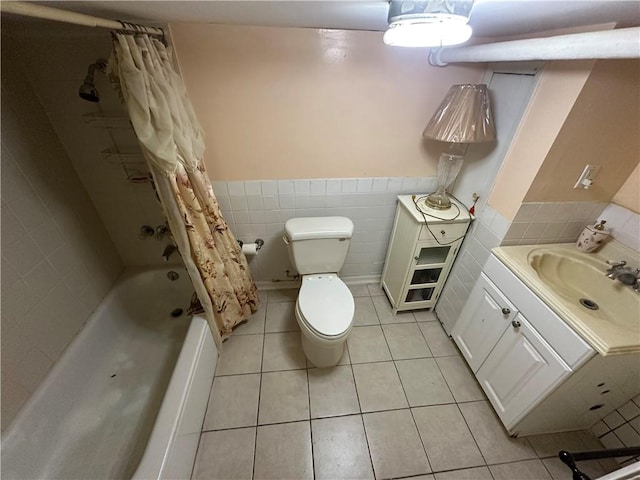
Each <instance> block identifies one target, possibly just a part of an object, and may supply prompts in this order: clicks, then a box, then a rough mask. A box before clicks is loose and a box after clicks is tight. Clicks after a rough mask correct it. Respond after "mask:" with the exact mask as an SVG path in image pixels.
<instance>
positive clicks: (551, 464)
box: [542, 458, 608, 480]
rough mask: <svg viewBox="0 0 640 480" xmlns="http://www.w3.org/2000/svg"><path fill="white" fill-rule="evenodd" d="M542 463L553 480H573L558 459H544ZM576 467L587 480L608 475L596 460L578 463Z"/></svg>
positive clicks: (569, 472) (567, 468)
mask: <svg viewBox="0 0 640 480" xmlns="http://www.w3.org/2000/svg"><path fill="white" fill-rule="evenodd" d="M542 463H543V464H544V466H545V468H546V469H547V471H548V472H549V474H550V475H551V478H553V480H571V479H572V478H573V477H572V475H571V470H569V467H567V466H566V465H565V464H564V463H562V461H561V460H560V459H559V458H545V459H543V460H542ZM577 466H578V468H579V469H580V471H581V472H582V473H584V474H586V475H588V476H589V478H594V479H595V478H600V477H602V476H604V475H606V474H607V473H608V472H607V471H606V470H605V469H604V468H603V467H602V465H600V463H599V462H598V461H597V460H589V461H586V462H578V463H577Z"/></svg>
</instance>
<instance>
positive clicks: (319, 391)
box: [308, 365, 360, 418]
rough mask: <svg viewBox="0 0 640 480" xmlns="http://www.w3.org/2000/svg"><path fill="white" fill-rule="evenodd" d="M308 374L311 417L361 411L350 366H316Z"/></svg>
mask: <svg viewBox="0 0 640 480" xmlns="http://www.w3.org/2000/svg"><path fill="white" fill-rule="evenodd" d="M308 375H309V403H310V405H311V418H320V417H332V416H335V415H348V414H350V413H360V405H359V404H358V395H357V394H356V384H355V381H354V379H353V373H352V372H351V367H350V366H348V365H347V366H337V367H333V368H314V369H310V370H309V371H308Z"/></svg>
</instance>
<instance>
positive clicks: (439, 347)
mask: <svg viewBox="0 0 640 480" xmlns="http://www.w3.org/2000/svg"><path fill="white" fill-rule="evenodd" d="M418 326H419V327H420V330H422V334H423V335H424V338H425V339H426V340H427V345H429V348H430V349H431V353H433V356H434V357H445V356H447V355H459V353H458V349H457V348H456V346H455V344H454V343H453V340H451V339H450V338H449V337H448V336H447V334H446V333H445V331H444V329H443V328H442V325H440V322H421V323H418Z"/></svg>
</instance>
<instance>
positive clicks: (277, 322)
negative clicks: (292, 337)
mask: <svg viewBox="0 0 640 480" xmlns="http://www.w3.org/2000/svg"><path fill="white" fill-rule="evenodd" d="M295 305H296V304H295V302H277V303H271V302H269V303H268V304H267V314H266V318H265V332H266V333H273V332H297V331H299V330H300V327H299V326H298V322H297V320H296V315H295Z"/></svg>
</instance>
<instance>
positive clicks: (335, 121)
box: [171, 24, 485, 180]
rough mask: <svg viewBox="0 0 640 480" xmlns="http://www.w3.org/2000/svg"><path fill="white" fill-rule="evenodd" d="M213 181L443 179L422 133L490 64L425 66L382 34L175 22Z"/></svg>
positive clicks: (414, 52)
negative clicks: (451, 93)
mask: <svg viewBox="0 0 640 480" xmlns="http://www.w3.org/2000/svg"><path fill="white" fill-rule="evenodd" d="M171 35H172V39H173V43H174V48H175V51H176V54H177V58H178V62H179V64H180V68H181V71H182V74H183V76H184V79H185V81H186V84H187V90H188V92H189V95H190V97H191V99H192V101H193V103H194V106H195V108H196V113H197V114H198V117H199V119H200V121H201V122H202V124H203V127H204V130H205V132H206V138H207V152H206V156H205V160H206V164H207V168H208V170H209V175H210V177H211V178H212V180H254V179H287V178H325V177H326V178H331V177H382V176H430V175H435V173H436V165H437V158H438V156H439V154H440V152H441V150H442V149H443V147H444V146H440V145H438V144H433V143H431V144H429V143H425V142H423V140H422V130H423V128H424V126H425V125H426V123H427V122H428V120H429V118H430V116H431V114H432V113H433V112H434V110H435V109H436V108H437V106H438V105H439V103H440V101H441V100H442V98H443V97H444V95H445V93H446V92H447V90H448V89H449V87H450V86H451V85H453V84H456V83H477V82H480V81H482V78H483V75H484V71H485V66H484V64H482V65H474V66H448V67H447V68H436V67H431V66H429V64H428V62H427V53H426V50H425V49H398V48H392V47H388V46H386V45H384V44H383V42H382V33H381V32H368V31H343V30H318V29H305V28H273V27H249V26H229V25H206V24H172V25H171Z"/></svg>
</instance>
